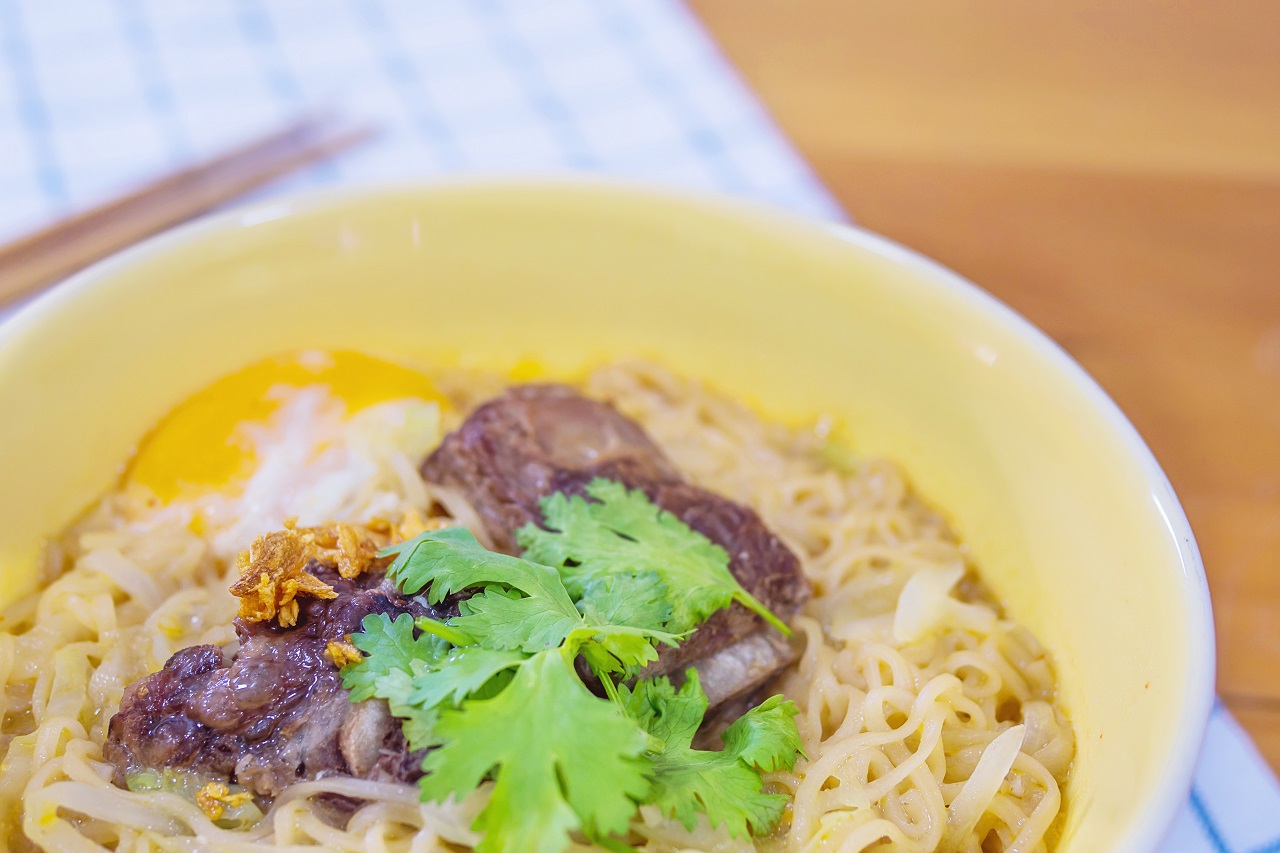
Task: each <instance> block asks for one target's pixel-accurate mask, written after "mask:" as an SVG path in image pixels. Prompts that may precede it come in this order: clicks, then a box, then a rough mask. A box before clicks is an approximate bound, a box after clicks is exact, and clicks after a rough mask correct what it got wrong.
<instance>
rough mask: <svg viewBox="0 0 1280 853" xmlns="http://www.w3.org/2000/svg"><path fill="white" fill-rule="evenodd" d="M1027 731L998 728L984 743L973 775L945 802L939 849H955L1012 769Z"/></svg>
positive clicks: (946, 851)
mask: <svg viewBox="0 0 1280 853" xmlns="http://www.w3.org/2000/svg"><path fill="white" fill-rule="evenodd" d="M1026 731H1027V727H1026V726H1014V727H1013V728H1011V729H1008V730H1006V731H1003V732H1001V733H1000V734H999V735H997V736H996V739H995V740H993V741H991V743H990V744H988V745H987V748H986V750H985V751H984V752H983V753H982V758H980V759H978V766H977V767H975V768H973V775H971V776H970V777H969V780H968V781H967V782H965V783H964V787H963V788H961V789H960V793H959V794H958V795H956V798H955V799H954V800H952V801H951V805H949V806H947V831H946V832H945V833H944V834H943V836H942V843H940V844H939V845H938V853H949V851H952V850H955V849H957V847H958V846H959V844H960V842H961V841H963V840H964V839H965V838H967V837H968V836H969V833H971V832H972V831H973V828H974V827H975V826H977V825H978V820H979V819H980V818H981V817H982V814H983V812H985V811H986V810H987V807H988V806H990V805H991V801H992V800H994V799H995V797H996V794H997V793H998V792H999V791H1000V786H1001V785H1002V784H1004V778H1005V777H1006V776H1008V775H1009V771H1010V770H1012V769H1013V762H1014V760H1015V759H1017V757H1018V753H1019V752H1021V751H1022V738H1023V736H1024V735H1025V734H1026Z"/></svg>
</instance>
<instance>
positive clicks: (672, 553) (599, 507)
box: [516, 478, 791, 634]
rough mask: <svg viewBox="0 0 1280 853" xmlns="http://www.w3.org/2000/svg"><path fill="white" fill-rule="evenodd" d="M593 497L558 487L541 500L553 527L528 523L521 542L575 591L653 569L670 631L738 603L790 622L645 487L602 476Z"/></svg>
mask: <svg viewBox="0 0 1280 853" xmlns="http://www.w3.org/2000/svg"><path fill="white" fill-rule="evenodd" d="M587 495H588V496H589V497H591V498H593V500H591V501H587V500H585V499H584V498H582V497H580V496H577V495H575V496H572V497H570V496H567V495H565V494H564V493H563V492H557V493H555V494H553V495H551V496H549V497H547V498H545V499H544V500H543V501H542V514H543V518H544V520H545V523H546V527H547V529H545V530H544V529H542V528H540V527H538V526H536V525H533V524H526V525H525V526H524V527H521V528H520V529H519V530H518V531H516V541H517V542H518V543H519V545H520V547H521V548H522V549H524V555H525V558H526V559H529V560H533V561H535V562H538V563H546V564H547V565H551V566H555V567H556V568H558V569H559V570H560V573H561V576H562V577H563V578H564V583H565V586H566V587H567V588H568V590H569V592H570V594H571V595H574V596H575V597H581V596H582V595H584V593H585V591H586V587H587V584H588V583H589V582H590V581H591V580H593V579H596V578H600V577H608V576H610V575H614V574H617V573H618V572H624V571H625V572H629V573H632V574H639V573H643V572H654V573H656V574H657V575H658V577H659V578H660V579H661V580H662V582H663V583H665V584H666V586H667V597H668V600H669V601H670V602H671V605H672V615H671V620H670V622H669V624H668V625H667V626H666V630H668V631H671V632H672V633H677V634H680V633H684V632H686V631H691V630H693V629H694V628H696V627H697V626H698V625H700V624H702V623H703V622H705V621H706V620H707V619H708V618H709V617H710V616H711V615H712V614H713V613H715V612H716V611H717V610H721V609H723V608H725V607H728V606H729V605H730V604H731V603H732V602H734V601H737V602H739V603H740V604H742V605H743V606H744V607H746V608H747V609H749V610H751V611H753V612H755V613H757V614H759V615H760V616H761V618H763V619H764V620H765V621H767V622H768V623H769V624H770V625H773V626H774V627H775V628H777V629H778V630H779V631H782V632H783V633H785V634H790V633H791V631H790V630H789V629H788V628H787V626H786V625H785V624H784V623H783V622H782V621H781V620H779V619H778V617H776V616H774V615H773V614H772V613H770V612H769V609H768V608H767V607H765V606H764V605H763V604H761V603H760V602H759V601H757V600H756V598H755V597H754V596H752V595H751V594H750V593H749V592H747V591H746V590H745V589H743V588H742V585H741V584H740V583H738V580H737V578H735V577H734V576H733V573H732V572H730V571H729V555H728V554H727V553H726V552H725V550H724V549H723V548H721V547H720V546H719V545H716V544H715V543H714V542H712V541H711V540H710V539H708V538H707V537H705V536H703V535H702V534H701V533H698V532H697V531H695V530H693V529H692V528H690V527H689V526H688V525H687V524H685V523H684V522H682V521H681V520H680V519H678V518H676V517H675V516H674V515H672V514H671V513H669V512H667V511H665V510H663V509H661V508H659V507H658V506H657V505H655V504H654V503H653V502H652V501H650V500H649V498H648V497H647V496H646V495H645V493H644V492H642V491H640V490H639V489H635V490H628V489H627V488H626V487H625V486H624V485H622V484H621V483H618V482H615V481H613V480H605V479H601V478H597V479H595V480H592V481H591V482H590V483H588V484H587Z"/></svg>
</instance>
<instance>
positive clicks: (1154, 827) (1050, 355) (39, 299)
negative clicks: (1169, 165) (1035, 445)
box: [0, 173, 1216, 850]
mask: <svg viewBox="0 0 1280 853" xmlns="http://www.w3.org/2000/svg"><path fill="white" fill-rule="evenodd" d="M466 190H477V191H525V192H530V191H532V192H537V191H543V192H547V193H563V192H566V191H577V192H583V193H595V194H597V195H599V196H600V198H601V199H602V200H608V199H612V200H613V201H615V202H622V203H624V204H625V203H626V202H627V201H628V200H635V199H637V198H643V199H646V200H648V201H650V202H658V203H666V204H671V205H675V206H684V207H695V208H698V209H699V210H700V211H701V212H703V213H708V214H713V215H715V216H718V217H720V218H722V219H724V220H732V221H735V222H737V223H739V224H742V225H753V224H754V225H756V226H758V227H764V228H769V229H773V230H775V231H779V230H780V231H783V232H789V233H801V232H808V233H809V234H822V235H825V236H826V237H828V238H830V239H832V240H835V241H838V242H840V243H844V244H847V245H850V246H852V247H854V248H856V249H860V250H863V251H866V252H868V253H871V254H873V255H876V256H878V257H880V258H883V259H885V260H887V261H889V262H891V263H893V264H896V265H899V266H902V267H905V268H907V269H908V270H911V271H914V272H916V273H918V274H919V277H920V279H921V280H922V281H923V282H924V283H925V285H926V286H929V287H936V288H939V289H940V290H944V291H950V292H951V293H952V294H953V295H955V296H958V297H960V298H962V299H963V300H965V301H966V302H967V303H968V304H969V305H970V306H972V307H974V308H975V309H977V310H979V311H982V312H985V313H986V314H988V315H990V316H992V317H993V318H994V319H995V320H996V321H997V322H999V323H1000V324H1002V325H1004V326H1006V327H1007V328H1008V329H1009V330H1010V331H1011V332H1013V333H1015V334H1016V335H1017V336H1018V338H1019V339H1020V340H1021V342H1022V343H1024V344H1025V345H1027V346H1029V347H1030V348H1031V349H1032V350H1033V351H1034V352H1035V353H1037V354H1039V355H1041V356H1043V357H1044V358H1046V359H1047V360H1048V361H1049V362H1050V363H1051V365H1052V367H1053V368H1054V369H1055V370H1057V371H1058V372H1059V373H1060V375H1061V376H1062V377H1063V378H1064V379H1065V380H1067V381H1068V382H1070V383H1071V384H1072V385H1073V386H1074V387H1075V389H1076V390H1078V391H1080V392H1081V393H1083V395H1084V396H1085V399H1086V400H1088V402H1089V403H1090V404H1091V405H1092V407H1093V408H1094V410H1095V411H1096V412H1097V413H1098V414H1100V415H1101V416H1102V417H1103V419H1104V420H1105V421H1106V422H1107V424H1108V426H1109V427H1110V428H1111V429H1112V430H1113V431H1114V432H1115V434H1116V435H1117V437H1118V438H1120V439H1121V441H1122V442H1123V443H1124V446H1125V448H1126V449H1127V450H1128V452H1129V453H1131V454H1132V455H1133V457H1134V458H1135V460H1136V461H1137V463H1138V465H1139V468H1140V470H1141V472H1142V474H1143V477H1144V482H1145V486H1146V489H1147V491H1148V496H1149V497H1150V498H1151V499H1152V500H1153V501H1154V503H1155V506H1156V509H1157V510H1158V512H1159V514H1160V516H1161V517H1162V519H1163V522H1164V529H1165V530H1166V531H1167V534H1168V535H1169V536H1170V537H1171V538H1172V540H1173V542H1174V544H1175V553H1176V554H1177V565H1176V566H1174V567H1173V568H1175V569H1177V570H1178V573H1179V574H1180V575H1181V583H1180V584H1179V588H1180V590H1181V591H1182V598H1183V600H1184V603H1185V605H1186V608H1185V609H1186V611H1187V614H1188V617H1189V620H1190V624H1189V625H1188V626H1187V628H1188V630H1189V633H1190V636H1189V641H1190V642H1189V647H1190V650H1191V653H1190V661H1189V663H1190V671H1189V672H1188V677H1187V687H1186V690H1185V691H1184V695H1183V697H1182V702H1181V704H1180V709H1179V714H1178V721H1177V724H1176V731H1175V735H1174V741H1175V742H1174V746H1173V749H1172V751H1171V753H1170V755H1169V756H1168V758H1167V764H1166V772H1165V773H1164V775H1163V776H1162V777H1161V780H1160V783H1159V784H1158V785H1156V786H1155V787H1154V788H1152V789H1151V790H1149V791H1148V792H1147V793H1146V795H1145V797H1144V799H1145V802H1144V804H1143V805H1141V806H1140V807H1139V809H1138V810H1137V812H1136V813H1135V814H1134V816H1133V817H1132V818H1131V819H1130V821H1129V825H1128V827H1127V829H1126V831H1125V832H1124V834H1123V835H1122V836H1121V837H1120V838H1117V839H1116V840H1115V849H1118V850H1127V849H1132V848H1135V847H1136V849H1154V848H1155V845H1157V844H1158V843H1159V842H1160V841H1161V839H1162V838H1164V837H1165V833H1166V832H1167V831H1168V830H1169V828H1170V827H1171V826H1172V824H1173V821H1174V819H1175V817H1176V816H1177V813H1178V811H1179V810H1180V809H1181V808H1182V806H1183V805H1184V801H1185V798H1186V796H1187V793H1188V791H1189V790H1190V789H1191V787H1192V781H1193V777H1194V771H1195V766H1196V762H1197V760H1198V758H1199V753H1200V748H1201V745H1202V743H1203V739H1204V734H1205V731H1206V729H1207V726H1208V722H1209V718H1210V715H1211V713H1212V711H1213V708H1214V704H1215V690H1214V685H1215V681H1214V679H1215V667H1216V651H1215V649H1216V643H1215V633H1214V624H1213V611H1212V605H1211V601H1210V595H1209V586H1208V581H1207V579H1206V576H1205V572H1204V565H1203V562H1202V559H1201V556H1200V552H1199V549H1198V547H1197V545H1196V540H1195V536H1194V534H1193V532H1192V530H1191V525H1190V522H1189V521H1188V520H1187V516H1186V513H1185V512H1184V510H1183V508H1182V505H1181V503H1180V502H1179V501H1178V498H1177V495H1176V494H1175V492H1174V489H1173V486H1172V484H1171V483H1170V482H1169V479H1168V477H1167V476H1166V475H1165V473H1164V470H1163V469H1162V468H1161V467H1160V464H1159V463H1158V462H1157V461H1156V459H1155V456H1154V454H1152V452H1151V450H1150V448H1149V447H1148V446H1147V444H1146V442H1145V441H1144V440H1143V439H1142V437H1141V435H1140V434H1139V433H1138V430H1137V428H1136V427H1134V426H1133V424H1132V423H1131V422H1130V421H1129V419H1128V418H1127V417H1126V416H1125V414H1124V413H1123V412H1122V411H1121V409H1120V407H1119V406H1118V405H1117V404H1116V403H1115V401H1114V400H1112V399H1111V397H1110V396H1109V395H1108V394H1107V392H1106V391H1104V390H1103V389H1102V387H1101V386H1100V385H1099V384H1098V382H1097V381H1096V380H1095V379H1094V378H1093V377H1092V376H1090V375H1089V373H1088V372H1087V371H1086V370H1085V369H1084V368H1083V367H1082V366H1081V365H1080V364H1079V363H1078V362H1077V361H1076V360H1075V359H1074V358H1072V357H1071V356H1070V355H1069V354H1068V353H1067V352H1066V350H1064V349H1063V348H1062V346H1061V345H1059V344H1058V343H1057V342H1056V341H1054V340H1053V339H1052V338H1050V337H1049V336H1048V334H1047V333H1045V332H1044V331H1042V330H1041V329H1040V328H1039V327H1037V326H1036V325H1035V324H1034V323H1032V322H1031V321H1030V320H1028V319H1026V318H1025V317H1023V316H1022V315H1021V314H1019V313H1018V312H1017V311H1015V310H1014V309H1013V308H1011V307H1009V306H1008V305H1006V304H1005V303H1004V302H1002V301H1001V300H999V299H998V298H996V297H995V296H994V295H992V294H991V293H989V292H987V291H986V290H984V289H982V288H981V287H979V286H978V285H977V284H975V283H973V282H972V281H970V280H969V279H967V278H965V277H964V276H962V275H960V274H959V273H957V272H955V271H953V270H951V269H949V268H948V267H946V266H944V265H943V264H941V263H940V262H938V261H935V260H933V259H932V258H929V257H928V256H926V255H924V254H922V253H921V252H918V251H916V250H914V249H910V248H908V247H906V246H904V245H902V244H900V243H898V242H896V241H894V240H892V239H890V238H888V237H885V236H882V235H880V234H876V233H874V232H872V231H868V230H866V229H864V228H861V227H859V226H857V225H855V224H852V223H849V222H836V221H830V220H824V219H820V218H818V217H815V216H811V215H807V214H802V213H797V212H794V211H790V210H786V209H783V208H779V207H777V206H775V205H771V204H766V203H764V202H761V201H759V200H754V199H750V198H744V197H742V196H735V195H731V194H728V193H724V192H719V191H714V190H706V189H690V188H687V187H678V186H671V185H655V184H652V183H642V182H639V181H635V180H627V179H619V178H617V177H613V176H607V175H596V174H582V173H577V174H575V173H568V174H565V173H526V174H497V175H495V174H468V173H462V174H451V175H440V176H430V177H426V178H418V179H414V180H409V181H403V180H401V181H396V182H394V183H393V182H390V181H385V182H374V183H362V184H353V185H341V186H334V187H323V188H319V189H310V190H306V191H302V192H296V193H290V194H287V195H282V196H278V197H272V198H267V199H262V200H257V201H251V202H249V203H246V204H242V205H236V206H233V207H230V208H228V209H225V210H221V211H217V212H214V213H211V214H206V215H204V216H201V217H198V218H196V219H194V220H192V221H190V222H187V223H184V224H181V225H178V226H176V227H174V228H170V229H168V230H166V231H162V232H160V233H158V234H156V235H153V236H151V237H148V238H146V239H144V240H142V241H139V242H138V243H136V244H134V245H132V246H130V247H128V248H125V249H123V250H121V251H119V252H116V253H114V254H112V255H110V256H108V257H106V258H104V259H102V260H99V261H97V262H95V263H93V264H92V265H90V266H88V267H86V268H85V269H83V270H81V271H79V272H77V273H75V274H73V275H71V276H69V277H68V278H67V279H65V280H64V281H62V282H61V283H59V284H57V285H56V286H54V287H52V288H50V289H48V290H46V291H44V292H43V293H40V294H37V295H36V296H35V297H33V298H31V299H29V300H28V301H27V302H26V303H24V304H22V305H21V306H20V307H19V308H18V309H17V310H16V311H15V312H14V313H12V314H10V315H9V316H8V317H7V318H0V362H3V361H5V360H7V359H8V358H13V357H14V356H15V355H20V352H21V349H22V344H23V342H24V340H25V339H27V338H28V337H29V336H30V335H32V334H33V333H35V332H36V331H37V327H38V326H40V325H41V324H42V322H43V321H44V320H45V318H46V317H48V316H49V315H51V314H54V313H56V311H57V310H58V309H59V307H60V306H61V305H62V304H63V303H66V302H69V301H72V300H74V299H75V298H76V297H77V296H78V295H79V294H81V293H83V292H85V291H87V290H89V289H91V288H93V287H96V286H98V284H99V283H100V281H101V280H103V279H108V280H109V279H110V278H111V277H112V276H114V275H116V274H117V273H119V272H121V271H124V270H127V269H128V268H129V267H131V266H133V265H135V264H138V263H141V262H144V261H146V260H147V259H148V258H151V257H153V256H158V255H163V254H164V253H166V252H169V251H171V250H175V249H181V248H182V246H183V245H184V244H187V243H192V242H197V241H200V240H202V239H204V238H207V237H209V236H211V235H214V234H217V233H219V232H223V231H226V230H227V229H239V228H250V227H253V226H254V225H257V224H260V223H266V222H270V221H274V220H277V219H282V218H286V217H297V216H308V215H317V214H323V213H326V212H332V211H335V210H338V209H341V208H342V207H344V206H346V205H349V204H352V203H356V202H368V201H370V200H372V199H376V198H379V197H392V196H394V197H411V196H415V195H420V194H434V193H439V192H458V191H466Z"/></svg>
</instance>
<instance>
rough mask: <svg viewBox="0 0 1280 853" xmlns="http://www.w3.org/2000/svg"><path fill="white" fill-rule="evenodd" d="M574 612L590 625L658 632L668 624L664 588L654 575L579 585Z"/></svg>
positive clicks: (611, 577) (613, 577) (616, 577)
mask: <svg viewBox="0 0 1280 853" xmlns="http://www.w3.org/2000/svg"><path fill="white" fill-rule="evenodd" d="M578 610H580V611H581V612H582V615H583V616H584V617H585V618H586V620H587V621H588V622H590V623H591V624H593V625H628V626H630V627H632V628H648V629H651V630H654V631H660V630H662V629H663V628H665V627H666V624H667V622H669V621H671V602H670V601H669V600H668V593H667V585H666V584H664V583H663V582H662V580H661V578H659V577H658V573H657V572H642V573H641V574H622V573H619V574H611V575H604V576H602V577H594V578H590V579H589V580H587V581H586V582H585V583H584V584H583V585H582V594H581V595H580V596H578Z"/></svg>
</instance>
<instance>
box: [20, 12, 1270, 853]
mask: <svg viewBox="0 0 1280 853" xmlns="http://www.w3.org/2000/svg"><path fill="white" fill-rule="evenodd" d="M317 107H336V108H338V109H339V110H340V111H341V112H343V113H344V114H346V115H349V116H354V117H364V118H368V119H371V120H373V121H375V122H376V123H377V124H378V125H380V126H381V127H382V128H383V130H384V132H383V133H382V135H381V136H380V137H379V138H378V139H377V141H376V142H374V143H373V144H370V145H367V146H365V147H363V148H360V149H358V150H355V151H352V152H350V153H348V154H346V155H344V156H342V157H340V158H338V159H336V160H333V161H331V162H328V163H323V164H320V165H317V166H315V167H313V168H311V169H310V170H308V171H306V172H302V173H299V174H298V175H296V176H294V177H291V178H287V179H284V180H282V181H279V182H277V183H276V184H275V185H273V186H272V187H271V188H269V189H268V190H266V191H265V192H266V193H267V194H269V193H275V192H285V191H289V190H294V189H299V188H305V187H311V186H321V185H326V184H335V183H341V182H361V181H381V180H387V179H391V178H402V177H404V178H407V177H413V176H416V175H429V174H439V173H442V172H459V171H484V172H490V173H492V172H498V171H524V172H528V171H536V172H541V173H546V172H554V171H557V170H566V171H567V170H574V171H584V170H585V171H596V172H602V173H609V174H613V175H618V176H623V177H629V178H633V179H641V180H645V181H649V182H653V183H666V184H672V185H679V186H685V187H695V188H705V189H715V190H720V191H725V192H730V193H738V194H741V195H744V196H749V197H752V198H754V199H757V200H760V201H764V202H769V203H772V204H774V205H777V206H781V207H785V208H789V209H792V210H795V211H798V212H801V213H806V214H811V215H817V216H824V217H828V218H842V217H843V215H844V214H843V213H842V211H841V210H840V208H839V206H838V205H837V204H836V203H835V201H834V200H833V199H832V197H831V196H830V194H829V193H828V192H827V191H826V190H825V189H824V188H823V187H822V185H821V184H820V183H819V182H818V181H817V180H816V179H815V178H814V176H813V174H812V172H811V171H810V170H809V169H808V167H807V166H806V165H805V163H804V161H803V160H802V159H801V158H800V157H799V156H797V154H796V153H795V151H794V150H793V149H792V148H791V147H790V146H789V144H788V143H787V141H786V140H785V139H784V138H783V137H782V136H781V135H780V134H779V133H778V131H777V129H776V128H775V127H774V126H773V124H772V123H771V122H770V120H769V118H768V115H767V114H766V113H765V112H764V110H763V109H762V108H761V107H760V105H759V104H758V103H757V102H756V100H755V99H754V98H753V97H752V95H751V93H750V92H749V91H748V90H747V89H746V88H745V87H744V86H743V84H742V83H741V81H740V80H739V79H738V78H737V77H736V76H735V74H734V73H733V71H732V69H731V68H730V67H729V66H728V65H727V64H726V63H725V62H724V60H723V58H722V57H721V56H720V55H719V53H718V52H717V51H716V49H715V47H714V45H713V43H712V42H711V41H710V39H709V38H708V37H707V35H706V33H705V32H703V30H702V29H701V27H700V26H699V24H698V22H697V20H696V19H695V18H694V17H693V16H692V15H691V14H690V13H689V12H688V11H687V10H686V9H685V8H684V7H683V6H681V5H679V3H678V2H677V0H644V2H640V1H639V0H530V2H523V3H517V2H515V0H510V2H500V0H430V2H428V0H198V2H197V0H187V2H182V1H181V0H0V240H3V239H7V238H9V237H13V236H17V235H18V234H19V233H21V232H25V231H29V230H31V229H33V228H35V227H38V226H39V225H41V224H44V223H46V222H48V221H50V220H53V219H55V218H57V217H58V216H60V215H63V214H65V213H68V212H70V211H72V210H75V209H77V208H81V207H84V206H86V205H89V204H92V203H94V202H97V201H100V200H103V199H105V198H107V197H109V196H111V195H113V194H115V193H118V192H120V191H123V190H125V189H127V188H129V187H131V186H133V185H136V184H138V183H140V182H142V181H144V180H145V179H147V178H149V177H151V176H154V175H156V174H157V173H159V172H163V171H166V170H168V169H171V168H173V167H176V166H179V165H183V164H187V163H190V162H191V161H193V160H195V159H199V158H202V157H206V156H210V155H212V154H215V153H218V152H220V151H222V150H223V149H225V148H227V147H228V146H230V145H232V144H234V143H236V142H240V141H243V140H245V139H247V138H250V137H254V136H257V135H259V134H261V133H263V132H265V131H266V130H269V129H272V128H274V127H276V126H278V125H280V124H283V123H284V122H286V121H288V120H290V119H292V118H294V117H296V116H297V115H298V114H299V113H302V112H307V111H311V110H313V109H315V108H317ZM1162 849H1163V850H1167V851H1173V853H1262V852H1263V851H1276V853H1280V789H1278V788H1277V785H1276V781H1275V778H1274V777H1273V776H1272V774H1271V772H1270V771H1269V770H1268V769H1267V767H1266V765H1265V764H1264V763H1263V762H1262V761H1261V759H1260V758H1259V756H1258V754H1257V751H1256V750H1255V749H1254V747H1253V745H1252V744H1251V743H1250V741H1249V739H1248V737H1247V736H1246V735H1245V734H1244V732H1243V731H1242V730H1241V729H1240V727H1239V726H1238V725H1237V724H1236V723H1235V721H1234V720H1233V719H1232V718H1231V717H1230V715H1229V714H1228V713H1227V712H1226V710H1225V709H1223V708H1222V707H1221V706H1218V707H1216V708H1215V709H1214V714H1213V718H1212V720H1211V722H1210V725H1209V730H1208V736H1207V739H1206V742H1205V746H1204V750H1203V753H1202V756H1201V759H1200V764H1199V767H1198V769H1197V773H1196V781H1195V786H1194V788H1193V790H1192V793H1191V796H1190V799H1189V801H1188V803H1187V807H1186V808H1184V809H1183V810H1182V812H1181V814H1180V815H1179V817H1178V820H1177V822H1176V823H1175V825H1174V827H1173V828H1172V831H1171V833H1170V835H1169V837H1168V838H1167V840H1166V841H1165V844H1164V846H1163V848H1162Z"/></svg>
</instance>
